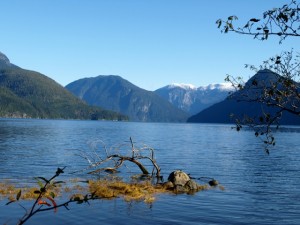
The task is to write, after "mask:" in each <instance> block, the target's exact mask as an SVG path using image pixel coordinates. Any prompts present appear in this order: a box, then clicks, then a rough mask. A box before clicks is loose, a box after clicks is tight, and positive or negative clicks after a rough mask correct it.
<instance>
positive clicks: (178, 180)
mask: <svg viewBox="0 0 300 225" xmlns="http://www.w3.org/2000/svg"><path fill="white" fill-rule="evenodd" d="M189 180H191V178H190V177H189V175H187V174H186V173H185V172H183V171H181V170H176V171H173V172H172V173H171V174H170V175H169V177H168V181H171V182H172V183H173V184H174V186H178V185H179V186H183V187H184V185H185V184H186V183H187V182H188V181H189Z"/></svg>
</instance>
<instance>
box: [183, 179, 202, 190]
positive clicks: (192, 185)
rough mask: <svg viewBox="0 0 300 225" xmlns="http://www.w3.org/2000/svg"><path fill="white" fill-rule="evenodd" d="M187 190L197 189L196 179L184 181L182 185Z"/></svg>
mask: <svg viewBox="0 0 300 225" xmlns="http://www.w3.org/2000/svg"><path fill="white" fill-rule="evenodd" d="M184 187H185V188H186V189H187V190H189V191H197V190H198V187H199V185H198V184H197V182H196V181H194V180H189V181H188V182H186V184H185V186H184Z"/></svg>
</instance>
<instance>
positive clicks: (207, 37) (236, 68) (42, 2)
mask: <svg viewBox="0 0 300 225" xmlns="http://www.w3.org/2000/svg"><path fill="white" fill-rule="evenodd" d="M287 2H290V1H284V0H276V1H274V0H264V1H261V0H252V1H241V0H227V1H224V0H26V1H19V0H0V9H1V13H0V21H1V22H0V30H1V35H0V51H1V52H2V53H4V54H6V55H7V57H8V58H9V59H10V60H11V62H12V63H14V64H16V65H18V66H20V67H22V68H25V69H31V70H35V71H38V72H41V73H43V74H45V75H47V76H48V77H50V78H52V79H54V80H55V81H57V82H58V83H60V84H61V85H63V86H65V85H67V84H68V83H70V82H72V81H75V80H77V79H80V78H84V77H94V76H97V75H111V74H112V75H120V76H122V77H123V78H124V79H126V80H129V81H130V82H132V83H133V84H135V85H137V86H139V87H141V88H144V89H147V90H155V89H157V88H160V87H163V86H165V85H167V84H170V83H188V84H193V85H195V86H202V85H208V84H210V83H221V82H224V78H225V77H226V74H231V75H235V76H243V77H245V78H248V77H249V76H251V75H253V72H252V71H250V70H248V69H244V64H246V63H248V64H254V65H259V64H260V63H261V62H262V61H263V60H265V59H267V58H269V57H270V56H273V55H275V54H277V53H280V52H281V51H283V50H290V49H291V48H292V47H296V46H299V44H300V43H299V40H297V39H289V40H287V41H285V42H284V43H283V44H281V45H279V44H278V39H275V38H271V39H270V40H268V41H267V42H261V41H257V40H253V38H251V37H246V36H241V35H236V34H226V35H225V34H221V33H220V30H218V29H217V27H216V24H215V21H216V20H217V19H219V18H227V17H228V16H230V15H237V16H238V17H239V21H241V23H242V24H243V25H244V24H245V23H244V22H245V21H247V20H248V19H250V18H252V17H260V16H261V15H262V13H263V12H264V11H266V10H268V9H271V8H273V7H279V6H282V5H283V4H285V3H287Z"/></svg>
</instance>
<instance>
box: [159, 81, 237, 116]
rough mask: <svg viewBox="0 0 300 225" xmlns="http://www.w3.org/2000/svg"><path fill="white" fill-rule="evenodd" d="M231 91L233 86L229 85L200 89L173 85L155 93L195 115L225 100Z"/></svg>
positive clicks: (212, 85) (214, 85)
mask: <svg viewBox="0 0 300 225" xmlns="http://www.w3.org/2000/svg"><path fill="white" fill-rule="evenodd" d="M231 90H232V88H231V86H229V85H227V84H210V85H208V86H205V87H198V88H196V87H194V86H192V85H185V84H171V85H167V86H165V87H162V88H159V89H157V90H156V91H155V93H157V94H158V95H159V96H161V97H162V98H164V99H166V100H168V101H169V102H170V103H172V104H173V105H175V106H176V107H177V108H179V109H182V110H183V111H185V112H187V113H189V115H194V114H196V113H198V112H200V111H202V110H203V109H205V108H208V107H209V106H211V105H213V104H215V103H217V102H220V101H222V100H224V99H225V98H226V97H227V96H228V92H229V91H231Z"/></svg>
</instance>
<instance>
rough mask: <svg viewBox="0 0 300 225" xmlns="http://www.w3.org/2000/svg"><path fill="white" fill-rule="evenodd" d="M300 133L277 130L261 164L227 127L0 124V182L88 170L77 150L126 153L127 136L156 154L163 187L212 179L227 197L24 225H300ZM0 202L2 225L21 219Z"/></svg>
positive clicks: (160, 200)
mask: <svg viewBox="0 0 300 225" xmlns="http://www.w3.org/2000/svg"><path fill="white" fill-rule="evenodd" d="M299 131H300V128H299V127H282V128H281V129H280V130H279V131H278V132H276V134H275V135H276V140H277V145H276V146H275V148H274V149H272V150H271V154H270V156H267V155H266V154H265V153H264V151H263V145H262V143H261V142H260V141H259V139H257V138H255V136H254V134H253V133H252V132H248V131H242V132H239V133H237V132H234V131H232V130H231V126H230V125H213V124H167V123H129V122H99V121H64V120H0V179H2V180H4V179H8V178H9V179H11V180H12V181H20V180H21V182H24V183H30V182H34V180H33V179H32V178H33V177H34V176H44V177H50V176H52V174H53V172H55V171H56V168H57V167H62V166H67V168H66V171H70V172H72V171H75V170H80V169H82V168H84V167H85V166H87V162H86V161H85V160H83V159H82V158H79V157H77V156H76V153H77V152H78V150H80V151H91V148H90V147H91V145H92V144H91V143H95V142H97V141H99V140H102V141H104V142H105V144H106V145H107V146H108V147H109V146H113V145H118V144H124V143H125V144H128V145H130V143H129V137H130V136H131V137H133V139H134V140H135V142H136V144H140V145H142V144H146V145H148V146H150V147H153V148H154V149H155V150H156V156H157V162H158V164H159V165H160V166H161V169H162V172H163V175H164V176H165V179H166V176H167V175H168V174H169V173H170V172H171V171H172V170H175V169H182V170H185V171H187V172H188V173H190V174H191V176H193V177H202V176H208V177H214V178H215V179H217V180H218V181H219V182H220V183H221V184H222V185H223V186H224V187H225V191H221V190H219V189H214V190H209V191H203V192H199V193H197V194H195V195H160V196H157V201H156V202H154V203H153V205H151V206H150V205H147V204H144V203H143V202H135V203H126V202H124V201H122V200H121V199H115V200H111V201H105V200H103V201H94V202H91V205H89V206H87V205H71V206H70V209H71V210H70V211H66V210H65V209H63V208H61V209H59V211H58V213H56V214H53V212H47V213H44V214H40V215H37V216H35V217H34V218H33V219H32V221H31V223H30V224H40V221H43V223H45V224H141V223H143V224H193V225H195V224H300V217H299V212H300V189H299V184H300V173H299V169H300V151H299V148H300V147H299V146H300V145H299V144H300V141H299V134H298V133H299ZM126 170H127V172H133V171H134V169H133V170H132V169H131V168H130V166H129V167H128V169H126ZM73 176H74V175H72V174H69V173H65V174H64V175H63V177H62V178H63V179H68V178H70V177H73ZM75 176H84V177H85V176H86V175H85V174H84V173H81V174H77V175H75ZM0 202H1V206H0V223H1V224H4V223H6V222H7V219H8V218H14V219H16V218H17V215H22V213H24V211H23V209H22V208H20V207H19V206H18V205H17V204H15V205H14V204H11V205H9V206H4V204H5V202H6V201H5V200H2V201H0ZM24 204H25V206H29V202H26V203H24ZM27 204H28V205H27ZM14 219H12V220H10V221H9V223H8V224H15V223H14V222H13V221H14Z"/></svg>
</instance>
